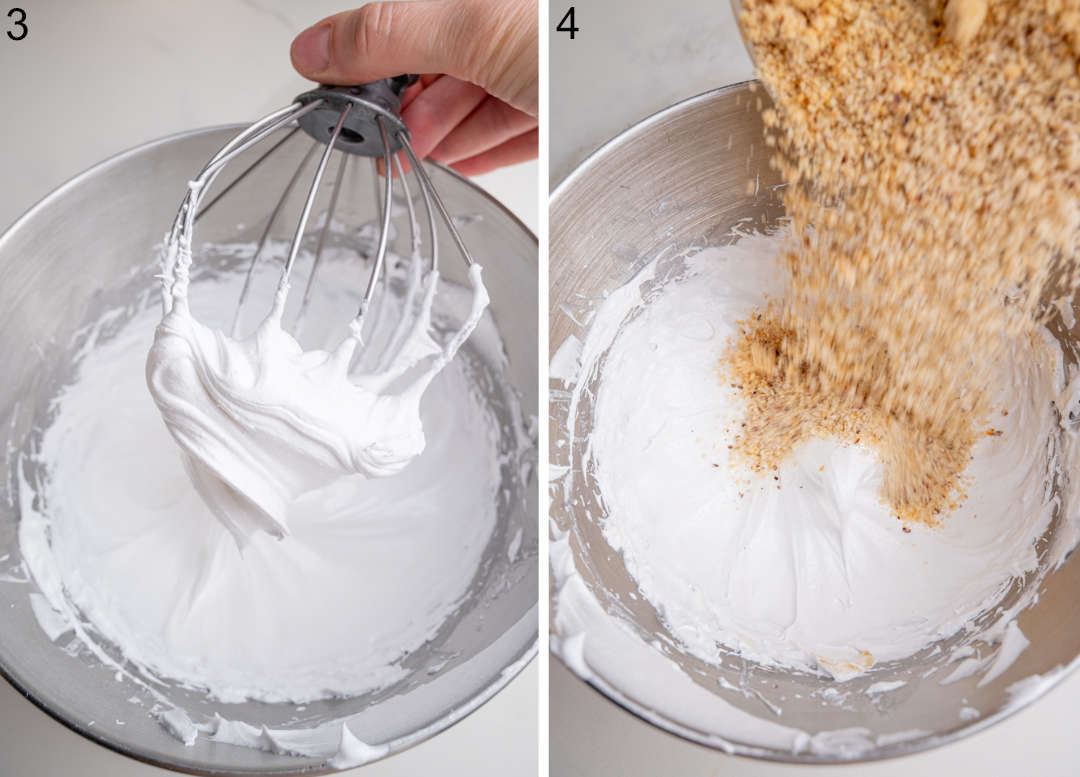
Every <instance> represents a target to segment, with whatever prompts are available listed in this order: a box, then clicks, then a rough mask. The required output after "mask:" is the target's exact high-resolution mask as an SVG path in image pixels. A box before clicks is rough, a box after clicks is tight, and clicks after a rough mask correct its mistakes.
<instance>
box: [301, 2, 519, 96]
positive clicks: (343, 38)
mask: <svg viewBox="0 0 1080 777" xmlns="http://www.w3.org/2000/svg"><path fill="white" fill-rule="evenodd" d="M520 5H522V4H520V3H506V2H495V3H492V2H485V1H484V0H413V1H412V2H376V3H369V4H367V5H365V6H363V7H361V8H357V9H356V10H353V11H345V12H343V13H339V14H335V15H334V16H330V17H327V18H326V19H323V20H322V21H321V22H319V23H318V24H316V25H315V26H313V27H310V28H309V29H307V30H304V32H302V33H300V35H298V36H297V37H296V40H294V41H293V44H292V51H291V55H292V62H293V66H294V67H295V68H296V70H297V71H298V72H299V73H300V74H301V75H302V76H304V77H306V78H310V79H311V80H313V81H319V82H322V83H326V84H346V85H348V84H362V83H367V82H368V81H375V80H377V79H379V78H386V77H388V76H395V75H399V74H401V73H445V74H447V75H451V76H454V77H456V78H459V79H461V80H463V81H470V82H472V83H474V84H477V85H478V86H481V87H483V88H484V89H486V90H487V91H488V92H489V93H491V94H493V95H494V96H496V97H499V98H500V99H502V100H505V101H506V102H510V103H514V102H517V101H519V100H520V99H521V97H522V95H521V93H520V92H521V91H522V90H521V89H520V86H519V84H518V83H516V81H518V80H520V78H518V79H515V77H514V76H515V75H516V74H511V73H505V72H501V71H505V70H507V69H513V70H517V69H520V68H517V67H511V68H508V67H507V66H508V65H511V62H506V61H505V60H504V57H500V56H498V54H496V53H495V52H498V51H499V49H500V48H501V47H502V46H501V45H500V44H512V45H511V46H510V48H514V49H519V48H522V46H523V44H524V45H526V46H527V38H526V37H525V36H524V35H521V34H510V35H508V34H506V32H505V31H504V28H506V29H508V30H511V31H512V32H514V33H517V31H518V30H519V29H521V28H522V27H523V26H524V25H522V24H520V23H517V19H516V17H518V16H522V18H525V17H524V14H528V13H529V11H528V8H529V5H530V4H529V3H525V4H524V6H525V10H524V14H523V13H522V11H519V10H518V9H517V8H515V6H520ZM500 12H501V14H500ZM507 12H509V13H510V14H511V15H512V17H515V18H513V19H511V20H509V23H507V22H508V20H506V19H503V18H501V16H505V15H506V14H507ZM533 15H535V8H534V9H533ZM519 41H520V43H519ZM493 47H494V49H495V51H494V52H492V51H490V50H491V49H492V48H493ZM522 53H524V52H522ZM504 56H505V55H504ZM526 56H527V55H526ZM522 58H524V57H522ZM500 60H502V61H500ZM511 61H512V60H511ZM513 64H515V65H516V64H517V63H516V62H514V63H513ZM533 80H535V76H534V77H533ZM500 92H501V93H500Z"/></svg>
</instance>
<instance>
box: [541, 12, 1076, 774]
mask: <svg viewBox="0 0 1080 777" xmlns="http://www.w3.org/2000/svg"><path fill="white" fill-rule="evenodd" d="M569 5H570V2H569V0H554V1H553V2H551V3H550V4H549V6H548V8H549V15H550V18H551V26H552V28H554V26H555V23H556V22H557V21H558V20H559V19H560V18H562V15H563V14H564V13H565V11H566V9H567V7H569ZM574 6H575V8H576V9H577V12H576V17H577V19H576V21H577V25H578V27H580V28H581V30H580V31H579V32H578V33H577V38H576V40H573V41H571V40H569V37H568V36H567V35H566V34H564V33H557V32H554V31H552V32H551V60H550V79H551V87H550V94H551V106H550V110H551V149H550V160H551V164H550V169H549V182H550V185H551V186H555V185H557V184H558V182H559V181H561V180H562V179H563V178H564V177H565V176H566V175H567V174H568V173H569V172H570V171H571V170H572V169H573V168H574V166H575V165H577V164H578V163H579V162H580V161H581V160H582V159H584V158H585V157H586V156H587V155H588V154H589V153H590V152H591V151H593V150H594V149H595V148H596V147H598V146H599V145H601V144H602V143H603V142H605V141H606V140H608V139H610V138H611V137H613V136H614V135H617V134H618V133H619V132H621V131H622V130H624V129H626V128H627V127H629V126H630V125H632V124H634V123H635V122H637V121H638V120H640V119H642V118H644V117H645V116H648V115H649V114H651V113H654V112H655V111H658V110H660V109H662V108H664V107H666V106H668V105H670V104H672V103H674V102H677V101H678V100H681V99H684V98H686V97H691V96H693V95H695V94H700V93H701V92H704V91H706V90H708V89H713V88H716V87H719V86H724V85H726V84H729V83H733V82H736V81H742V80H745V79H747V78H750V77H751V76H752V68H751V65H750V60H749V58H748V57H747V55H746V52H745V50H744V49H743V47H742V42H741V40H740V39H739V37H738V33H737V31H736V29H735V26H734V19H733V18H732V15H731V7H730V4H729V3H728V0H671V2H664V3H636V2H635V3H630V2H625V0H584V1H583V2H580V1H579V2H575V3H574ZM1077 707H1080V672H1078V673H1074V674H1073V675H1072V676H1071V677H1070V678H1068V679H1067V680H1065V681H1064V683H1063V684H1062V685H1061V686H1059V687H1058V688H1056V689H1054V690H1053V691H1052V692H1051V693H1050V694H1049V695H1048V696H1047V697H1045V698H1043V699H1041V700H1040V701H1038V702H1037V703H1036V704H1035V705H1034V706H1033V707H1029V708H1028V709H1026V710H1023V711H1021V712H1020V713H1018V714H1017V715H1015V716H1014V717H1012V718H1011V719H1009V720H1007V721H1005V722H1004V723H1001V724H999V725H997V726H994V727H993V728H991V729H989V730H988V731H985V732H983V733H980V734H977V735H975V736H973V737H970V738H968V739H966V740H964V741H961V742H958V743H955V744H952V745H947V746H945V747H943V748H940V749H938V750H934V751H931V752H928V753H923V754H919V755H915V756H910V757H908V758H902V759H899V760H894V761H888V762H883V763H880V764H873V765H867V766H858V767H814V768H805V767H797V766H786V765H780V764H772V763H767V762H758V761H751V760H748V759H745V758H733V757H730V756H725V755H723V754H719V753H715V752H712V751H709V750H707V749H705V748H702V747H698V746H697V745H692V744H689V743H687V742H685V741H683V740H680V739H678V738H676V737H674V736H671V735H669V734H667V733H665V732H663V731H660V730H659V729H657V728H655V727H653V726H650V725H649V724H646V723H643V722H642V721H640V720H638V719H637V718H635V717H634V716H632V715H630V714H629V713H627V712H624V711H623V710H622V709H620V708H618V707H616V706H615V705H614V704H611V703H610V702H608V701H607V700H606V699H605V698H604V697H602V696H601V695H600V694H598V693H596V692H595V691H593V690H592V689H590V688H588V687H587V686H586V685H585V684H584V683H582V682H580V681H579V680H578V679H577V678H575V677H574V676H573V675H571V674H570V673H569V672H568V671H567V670H566V669H565V668H563V666H562V665H561V664H560V663H559V662H558V660H553V661H552V662H551V677H550V717H551V724H550V759H551V760H550V765H551V775H552V777H616V775H617V776H618V777H658V776H659V775H662V776H663V777H720V776H721V775H723V777H784V776H785V775H792V774H812V775H813V777H839V776H840V775H844V777H851V776H852V775H855V774H858V775H860V777H862V775H867V777H901V776H902V775H903V776H906V775H912V774H918V775H967V774H975V775H980V776H981V777H995V776H996V775H1002V776H1004V775H1017V774H1041V775H1047V776H1049V775H1053V776H1054V777H1058V776H1060V777H1065V775H1076V774H1080V766H1078V765H1077V760H1076V756H1075V738H1076V734H1077V723H1076V721H1077V717H1076V709H1077Z"/></svg>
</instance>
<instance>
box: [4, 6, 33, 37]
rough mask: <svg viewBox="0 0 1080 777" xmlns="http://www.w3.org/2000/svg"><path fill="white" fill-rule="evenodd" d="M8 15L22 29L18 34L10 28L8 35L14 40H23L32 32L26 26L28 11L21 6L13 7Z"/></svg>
mask: <svg viewBox="0 0 1080 777" xmlns="http://www.w3.org/2000/svg"><path fill="white" fill-rule="evenodd" d="M7 15H8V18H9V19H11V21H12V24H14V25H15V26H16V27H18V28H19V30H20V32H19V34H18V35H16V34H15V33H13V32H12V31H11V30H8V34H7V36H8V37H9V38H11V39H12V40H22V39H23V38H25V37H26V36H27V35H28V34H29V32H30V29H29V28H28V27H27V26H26V11H24V10H23V9H21V8H12V9H11V10H10V11H8V12H7Z"/></svg>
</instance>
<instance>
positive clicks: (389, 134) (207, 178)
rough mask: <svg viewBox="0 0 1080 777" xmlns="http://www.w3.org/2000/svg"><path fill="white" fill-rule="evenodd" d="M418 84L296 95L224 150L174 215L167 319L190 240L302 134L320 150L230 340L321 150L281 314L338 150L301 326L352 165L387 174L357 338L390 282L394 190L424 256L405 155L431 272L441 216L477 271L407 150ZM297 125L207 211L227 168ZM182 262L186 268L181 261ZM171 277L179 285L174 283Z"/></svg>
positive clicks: (283, 286) (404, 80)
mask: <svg viewBox="0 0 1080 777" xmlns="http://www.w3.org/2000/svg"><path fill="white" fill-rule="evenodd" d="M416 80H417V77H416V76H415V75H400V76H394V77H392V78H384V79H381V80H379V81H373V82H371V83H367V84H361V85H358V86H327V85H320V86H319V87H318V88H317V89H313V90H311V91H308V92H304V93H303V94H300V95H298V96H297V97H296V99H295V100H294V102H293V103H292V104H291V105H289V106H287V107H285V108H282V109H280V110H277V111H274V112H273V113H270V114H268V115H266V116H264V117H263V118H261V119H259V120H258V121H256V122H255V123H254V124H252V125H251V126H250V127H248V128H247V129H245V130H244V131H242V132H241V133H239V134H238V135H237V136H236V137H234V138H233V139H232V140H230V141H229V142H228V143H226V144H225V146H223V147H222V148H221V150H220V151H218V153H217V154H215V155H214V156H213V158H211V159H210V161H209V162H207V163H206V166H205V167H203V169H202V171H201V172H200V173H199V175H198V176H196V178H195V179H194V180H193V181H192V182H191V184H190V185H189V190H188V194H187V197H186V198H185V199H184V201H183V202H182V204H181V206H180V209H179V211H178V213H177V215H176V219H175V220H174V222H173V225H172V229H171V231H170V232H169V235H168V237H167V240H166V245H167V246H178V247H179V254H180V255H179V256H172V257H167V259H166V266H165V275H166V278H165V284H164V295H165V297H164V305H165V310H166V312H168V310H169V307H170V305H171V304H172V299H173V297H172V294H171V292H172V290H173V289H175V288H177V286H176V284H180V285H181V286H182V287H183V288H184V289H186V286H187V283H188V265H189V264H190V255H187V256H183V255H182V254H183V253H184V252H190V246H191V236H192V233H193V230H194V225H195V223H196V222H197V221H198V220H199V219H200V218H201V217H202V216H203V215H204V214H206V213H207V211H209V210H210V209H211V208H212V207H214V206H215V205H216V204H217V203H218V202H220V201H221V200H222V198H223V197H225V196H226V195H227V194H228V193H229V192H230V191H231V190H232V189H233V188H234V187H236V186H237V185H238V184H239V183H241V182H242V181H243V180H244V179H245V178H246V177H247V176H248V175H250V174H251V173H252V172H253V171H254V170H255V169H257V168H258V167H259V166H260V165H261V164H263V163H264V162H265V161H266V160H267V159H268V158H270V157H271V156H272V155H273V154H274V152H275V151H277V150H278V149H279V148H280V147H281V146H282V145H283V144H284V143H286V142H287V141H288V140H289V139H290V138H291V137H292V136H293V135H295V134H296V133H297V132H299V131H300V130H303V131H304V132H306V133H307V134H308V135H310V136H311V137H313V138H315V140H316V141H318V142H317V143H315V144H314V145H313V146H312V148H311V149H310V150H309V151H308V153H307V154H306V155H305V156H304V157H303V159H302V160H301V162H300V165H299V166H298V167H297V169H296V172H295V173H294V174H293V175H292V177H291V178H290V180H289V182H288V184H287V185H286V186H285V189H284V191H283V192H282V194H281V197H280V198H279V199H278V201H277V203H276V204H275V206H274V207H273V209H272V210H271V213H270V217H269V219H268V220H267V223H266V227H265V229H264V230H263V232H262V235H261V236H260V238H259V240H258V242H257V244H256V248H255V252H254V254H253V255H252V257H251V261H250V264H249V266H248V269H247V274H246V276H245V279H244V284H243V287H242V289H241V292H240V298H239V300H238V304H237V307H236V312H235V315H234V317H233V320H232V328H231V334H232V335H233V336H234V337H235V336H236V335H237V330H238V328H239V323H240V314H241V311H242V310H243V309H244V303H245V301H246V300H247V297H248V294H249V292H250V289H251V281H252V278H253V276H254V275H255V269H256V266H257V265H258V263H259V259H260V257H261V256H262V255H263V252H264V249H265V247H266V245H267V242H268V241H269V238H270V234H271V230H272V229H273V226H274V223H275V221H276V220H277V217H278V216H279V214H280V212H281V210H282V208H283V206H284V204H285V202H286V200H287V199H288V197H289V195H290V194H291V193H292V191H293V189H294V188H295V186H296V184H297V183H298V181H299V179H300V177H301V174H302V172H303V170H304V168H305V167H306V166H307V164H308V162H309V160H310V159H311V157H312V155H313V154H314V153H315V152H316V151H318V150H319V146H320V144H322V145H323V146H324V147H323V148H322V153H321V156H320V158H319V163H318V165H317V166H316V168H315V173H314V176H313V177H312V180H311V184H310V187H309V189H308V194H307V198H306V199H305V201H304V205H303V208H302V209H301V212H300V217H299V220H298V222H297V225H296V230H295V233H294V235H293V237H292V241H291V243H290V246H289V250H288V254H287V257H286V259H285V263H284V265H283V267H282V270H281V276H280V279H279V281H278V287H277V295H276V297H275V304H276V305H281V306H283V305H284V303H285V298H286V297H287V295H288V291H289V278H290V275H291V273H292V269H293V265H294V264H295V262H296V258H297V254H298V253H299V251H300V244H301V240H302V238H303V236H304V234H305V231H306V229H307V223H308V219H309V217H310V215H311V211H312V207H313V205H314V203H315V199H316V197H317V195H318V192H319V188H320V185H321V183H322V179H323V174H324V173H325V171H326V168H327V166H328V164H329V162H330V157H331V155H332V153H333V151H334V149H338V150H339V151H341V152H342V153H341V162H340V167H339V170H338V175H337V178H336V181H335V183H334V188H333V190H332V192H331V196H330V201H329V205H328V207H327V213H326V218H325V222H324V225H323V227H322V232H321V234H320V236H319V239H318V242H317V244H316V248H315V253H314V259H313V263H312V267H311V272H310V273H309V274H308V278H307V282H306V285H305V288H304V294H303V297H302V298H301V302H300V308H299V311H298V313H297V316H296V321H297V326H299V324H300V322H302V320H303V316H304V312H305V310H306V309H307V306H308V303H309V301H310V299H311V293H312V288H313V283H314V280H315V277H316V274H317V271H318V267H319V261H320V259H321V257H322V253H323V249H324V247H325V244H326V238H327V234H328V232H329V231H330V225H331V222H332V220H333V216H334V211H335V209H336V207H337V202H338V195H339V193H340V190H341V184H342V181H343V179H344V178H345V175H344V173H345V166H346V164H347V163H348V161H349V159H350V157H368V158H371V159H372V163H373V165H374V164H376V160H381V161H382V171H383V181H382V194H381V204H380V207H379V211H378V212H379V222H380V224H379V233H378V240H377V248H376V250H375V254H374V262H373V264H372V270H371V275H370V276H369V278H368V281H367V287H366V289H365V291H364V294H363V297H362V299H361V302H360V308H359V311H358V312H357V315H356V319H355V320H354V322H353V324H352V328H353V330H354V331H357V332H359V331H360V328H361V327H362V324H363V322H364V316H365V314H366V313H367V310H368V308H369V306H370V305H371V301H372V298H373V296H374V295H375V290H376V288H377V286H378V284H379V281H380V280H381V279H383V278H384V274H385V266H386V253H387V247H388V242H389V236H390V217H391V208H392V204H393V202H394V189H395V186H396V185H400V186H401V188H402V192H403V195H404V197H403V199H404V202H405V205H406V207H407V208H408V215H409V224H410V230H411V233H412V237H411V245H412V249H413V254H414V256H416V255H417V253H418V251H419V247H420V233H419V231H418V228H417V221H416V214H415V212H414V205H413V200H412V197H411V195H410V191H409V184H408V181H407V179H406V176H405V173H404V170H403V167H402V164H401V161H400V158H399V154H398V152H399V151H403V152H404V153H405V156H406V158H407V159H408V162H409V166H410V168H411V170H412V172H413V175H414V177H415V180H416V182H417V184H418V186H419V190H420V194H421V199H422V202H423V205H424V210H425V212H426V221H427V225H428V232H429V234H430V235H431V244H430V247H429V253H430V268H431V270H433V271H437V270H438V269H439V245H438V240H437V238H436V214H438V217H439V218H441V220H442V222H443V223H444V224H445V225H446V227H447V229H448V231H449V233H450V236H451V238H452V239H453V241H454V244H455V245H456V246H457V250H458V252H459V253H460V254H461V257H462V259H463V260H464V261H465V264H466V265H467V266H468V267H472V266H473V264H474V261H473V258H472V255H471V254H470V252H469V249H468V247H467V246H466V245H465V242H464V240H462V238H461V234H460V233H459V232H458V229H457V227H456V225H455V224H454V220H453V219H452V218H451V217H450V215H449V213H448V212H447V210H446V206H445V205H444V204H443V201H442V199H441V198H440V197H439V193H438V191H437V190H436V189H435V187H434V186H433V185H432V183H431V179H430V178H429V176H428V174H427V171H426V170H425V169H424V165H423V163H422V162H421V161H420V159H418V158H417V156H416V153H415V152H414V151H413V148H412V145H411V144H410V142H409V138H410V136H409V130H408V127H406V126H405V123H404V122H403V121H402V120H401V116H400V114H399V111H400V109H401V97H402V94H403V93H404V91H405V90H406V89H407V88H408V87H409V86H410V85H411V84H413V83H415V82H416ZM294 123H295V125H296V126H294V127H293V128H292V130H291V131H290V132H288V133H287V134H286V135H285V136H284V137H283V138H281V139H280V140H277V141H276V142H275V143H273V144H272V145H271V146H270V147H269V148H268V149H267V150H266V151H264V152H263V153H262V154H261V155H260V156H259V157H258V158H257V159H255V161H254V162H252V163H251V164H250V165H249V166H248V167H247V168H246V169H244V170H243V171H242V172H241V173H240V174H239V175H237V176H236V178H234V179H233V180H232V181H231V182H230V183H229V184H228V186H226V187H225V188H224V189H222V190H221V192H219V193H217V194H216V195H215V196H214V197H213V198H212V199H210V200H209V201H208V202H206V203H205V204H202V198H203V195H204V193H205V192H206V191H207V190H208V189H209V188H210V186H211V185H212V184H213V182H214V180H215V179H216V178H217V176H218V175H219V174H220V173H221V171H222V170H224V169H225V167H226V165H228V164H229V163H230V162H232V161H233V160H234V159H236V158H237V157H238V156H240V155H241V154H243V153H244V152H246V151H248V150H249V149H251V148H252V147H254V146H256V145H258V144H259V143H261V142H262V141H264V140H266V139H267V138H269V137H270V136H271V135H272V134H274V133H275V132H276V131H277V130H279V129H281V128H283V127H286V126H288V125H290V124H294ZM391 170H393V171H394V172H395V173H396V177H395V175H392V174H391ZM177 259H179V260H180V261H177ZM170 275H171V276H173V277H171V278H170V277H169V276H170Z"/></svg>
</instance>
